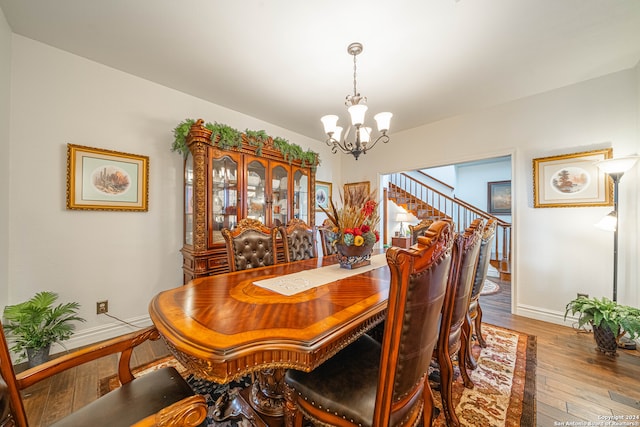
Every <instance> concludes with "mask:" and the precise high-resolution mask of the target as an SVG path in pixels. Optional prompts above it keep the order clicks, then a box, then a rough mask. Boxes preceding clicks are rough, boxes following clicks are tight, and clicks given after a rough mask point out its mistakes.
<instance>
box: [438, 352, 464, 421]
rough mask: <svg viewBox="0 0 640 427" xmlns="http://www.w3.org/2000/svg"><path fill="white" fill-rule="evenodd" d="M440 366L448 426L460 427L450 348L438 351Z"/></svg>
mask: <svg viewBox="0 0 640 427" xmlns="http://www.w3.org/2000/svg"><path fill="white" fill-rule="evenodd" d="M438 344H440V343H438ZM438 365H439V367H440V398H441V400H442V409H444V416H445V419H446V420H447V426H448V427H459V426H460V421H459V420H458V416H457V415H456V411H455V407H454V406H453V396H452V389H453V363H452V362H451V355H450V354H449V349H448V348H446V349H439V350H438Z"/></svg>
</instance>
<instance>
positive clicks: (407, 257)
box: [285, 221, 453, 427]
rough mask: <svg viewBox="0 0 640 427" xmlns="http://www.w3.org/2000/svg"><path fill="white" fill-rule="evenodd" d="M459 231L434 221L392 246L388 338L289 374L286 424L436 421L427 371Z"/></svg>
mask: <svg viewBox="0 0 640 427" xmlns="http://www.w3.org/2000/svg"><path fill="white" fill-rule="evenodd" d="M452 243H453V230H452V226H451V224H450V223H449V222H445V221H437V222H435V223H434V224H433V225H432V227H431V228H430V229H429V231H428V232H427V233H426V235H425V236H421V237H419V238H418V243H417V244H416V245H414V246H413V247H411V248H409V249H402V248H398V247H392V248H390V249H389V250H388V251H387V253H386V257H387V264H388V265H389V270H390V282H389V300H388V304H387V318H386V327H385V334H384V337H383V340H382V343H380V342H378V341H376V340H374V339H373V338H371V337H370V336H368V335H366V334H365V335H363V336H361V337H360V338H359V339H358V340H356V341H355V342H354V343H352V344H351V345H349V346H347V347H346V348H345V349H343V350H341V351H340V352H339V353H338V354H336V355H335V356H334V357H332V358H331V359H329V360H328V361H326V362H325V363H323V364H322V365H320V366H319V367H318V368H316V369H314V370H313V371H311V372H309V373H305V372H300V371H296V370H288V371H287V373H286V374H285V384H286V387H287V391H286V393H285V397H286V399H287V404H286V405H285V416H286V419H285V420H286V425H292V426H294V427H301V426H302V425H303V421H304V418H307V419H309V420H311V421H312V423H313V424H314V425H332V426H354V427H355V426H358V427H362V426H369V427H371V426H375V427H400V426H416V425H419V424H421V425H423V426H425V427H429V426H431V423H432V415H433V412H434V411H433V408H434V406H433V403H434V402H433V394H432V392H431V388H430V386H429V381H428V371H429V365H430V361H431V354H432V352H433V349H434V346H435V343H436V341H437V337H438V319H439V317H440V313H441V310H442V305H443V301H444V298H445V294H446V286H447V283H448V281H449V274H450V273H451V271H452V270H451V262H452Z"/></svg>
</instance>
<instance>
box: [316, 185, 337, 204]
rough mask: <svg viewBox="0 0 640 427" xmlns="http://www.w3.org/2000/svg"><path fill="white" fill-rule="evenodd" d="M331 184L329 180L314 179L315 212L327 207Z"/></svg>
mask: <svg viewBox="0 0 640 427" xmlns="http://www.w3.org/2000/svg"><path fill="white" fill-rule="evenodd" d="M332 186H333V184H331V183H330V182H324V181H316V193H315V194H316V197H315V198H316V202H315V205H316V212H317V211H322V209H321V208H324V209H329V200H331V197H332V194H331V190H332V188H331V187H332Z"/></svg>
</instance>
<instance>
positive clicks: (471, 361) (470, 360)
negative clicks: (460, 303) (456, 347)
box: [461, 313, 478, 369]
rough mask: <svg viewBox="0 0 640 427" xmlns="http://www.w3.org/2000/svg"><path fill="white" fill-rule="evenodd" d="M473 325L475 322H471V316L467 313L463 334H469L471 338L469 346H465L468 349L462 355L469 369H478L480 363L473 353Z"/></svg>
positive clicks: (468, 341)
mask: <svg viewBox="0 0 640 427" xmlns="http://www.w3.org/2000/svg"><path fill="white" fill-rule="evenodd" d="M472 323H473V321H472V320H471V315H470V314H469V313H467V316H466V317H465V319H464V323H463V324H462V333H463V334H467V337H469V339H468V340H467V345H466V346H465V347H466V348H464V350H463V351H461V353H464V357H465V358H466V362H467V367H468V368H469V369H476V368H477V367H478V362H476V359H475V357H473V352H472V351H471V350H472V349H473V340H472V339H471V337H472V331H473V330H472V328H471V325H472Z"/></svg>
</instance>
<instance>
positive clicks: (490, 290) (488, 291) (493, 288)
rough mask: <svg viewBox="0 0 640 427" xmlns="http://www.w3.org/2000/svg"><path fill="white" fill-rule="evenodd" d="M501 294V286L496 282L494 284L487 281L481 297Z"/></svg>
mask: <svg viewBox="0 0 640 427" xmlns="http://www.w3.org/2000/svg"><path fill="white" fill-rule="evenodd" d="M498 292H500V286H499V285H498V284H497V283H496V282H492V281H491V280H489V279H485V281H484V285H483V286H482V290H481V291H480V295H492V294H497V293H498Z"/></svg>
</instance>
